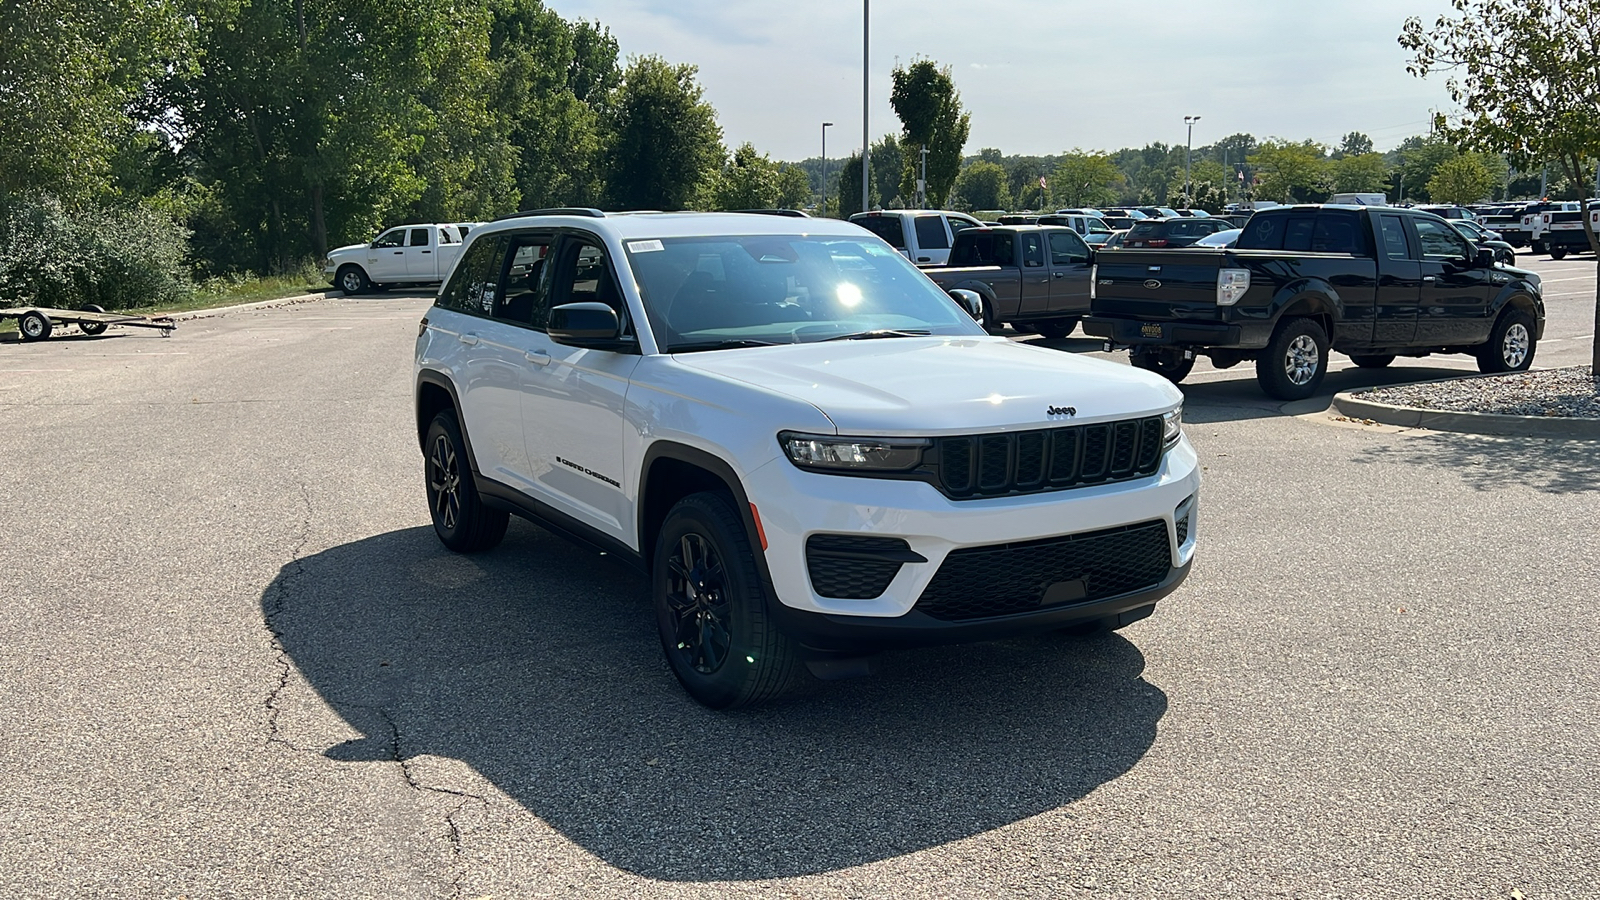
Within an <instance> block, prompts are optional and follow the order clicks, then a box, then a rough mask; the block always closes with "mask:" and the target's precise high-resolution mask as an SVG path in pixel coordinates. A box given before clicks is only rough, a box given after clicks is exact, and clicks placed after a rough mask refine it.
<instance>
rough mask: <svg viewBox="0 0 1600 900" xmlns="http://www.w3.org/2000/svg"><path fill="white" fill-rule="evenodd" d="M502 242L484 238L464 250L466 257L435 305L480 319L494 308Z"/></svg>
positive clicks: (502, 254) (502, 247)
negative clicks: (479, 317)
mask: <svg viewBox="0 0 1600 900" xmlns="http://www.w3.org/2000/svg"><path fill="white" fill-rule="evenodd" d="M504 247H505V238H503V237H500V238H496V237H487V238H484V239H483V240H480V241H478V242H476V243H474V244H473V245H472V246H471V247H469V248H467V252H466V255H465V256H463V257H462V258H461V262H460V263H459V264H458V265H457V266H456V269H455V271H454V272H453V273H451V275H450V281H449V282H448V283H447V284H446V285H445V286H444V290H442V291H440V292H439V300H438V305H439V306H442V307H444V308H445V309H452V310H455V311H456V312H466V313H477V314H479V315H482V314H484V313H486V312H488V311H489V310H490V309H491V308H492V307H493V306H494V295H495V287H496V286H497V285H498V284H499V282H500V260H501V259H502V258H503V256H504V253H503V249H504Z"/></svg>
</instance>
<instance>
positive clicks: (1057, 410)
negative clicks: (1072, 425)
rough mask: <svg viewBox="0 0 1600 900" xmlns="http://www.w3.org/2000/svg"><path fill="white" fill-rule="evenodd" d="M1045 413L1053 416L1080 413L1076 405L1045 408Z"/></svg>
mask: <svg viewBox="0 0 1600 900" xmlns="http://www.w3.org/2000/svg"><path fill="white" fill-rule="evenodd" d="M1045 414H1046V415H1051V416H1075V415H1077V414H1078V408H1077V407H1076V406H1051V407H1048V408H1047V409H1045Z"/></svg>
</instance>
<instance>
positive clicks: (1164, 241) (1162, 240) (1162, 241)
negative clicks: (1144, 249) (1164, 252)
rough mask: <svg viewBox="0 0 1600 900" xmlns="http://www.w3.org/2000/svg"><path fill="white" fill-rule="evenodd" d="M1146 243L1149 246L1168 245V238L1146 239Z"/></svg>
mask: <svg viewBox="0 0 1600 900" xmlns="http://www.w3.org/2000/svg"><path fill="white" fill-rule="evenodd" d="M1145 245H1146V246H1149V247H1165V246H1166V245H1167V239H1166V238H1151V239H1150V240H1148V241H1145Z"/></svg>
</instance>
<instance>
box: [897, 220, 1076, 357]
mask: <svg viewBox="0 0 1600 900" xmlns="http://www.w3.org/2000/svg"><path fill="white" fill-rule="evenodd" d="M1093 260H1094V253H1093V251H1091V250H1090V249H1089V245H1088V244H1086V243H1084V241H1083V238H1081V237H1079V236H1078V233H1077V232H1076V231H1073V230H1072V229H1071V228H1065V227H1061V226H1055V225H1003V226H998V227H994V228H968V229H966V230H964V231H962V232H961V233H960V234H957V235H956V239H955V243H954V244H952V245H951V247H950V265H948V266H935V267H932V268H925V269H923V270H922V271H923V272H924V273H926V274H927V276H928V277H929V278H932V279H933V280H934V282H936V283H937V284H938V285H939V287H941V288H943V289H945V290H947V291H949V290H954V289H958V288H959V289H962V290H968V291H972V292H974V293H976V294H977V295H978V296H980V297H982V298H983V316H982V319H981V321H982V323H983V325H984V327H986V328H988V329H989V330H991V331H998V330H999V328H1000V325H1001V323H1009V324H1010V325H1011V327H1012V328H1014V329H1016V330H1018V331H1033V332H1037V333H1039V334H1042V335H1044V336H1045V337H1049V338H1060V337H1066V336H1067V335H1069V334H1071V333H1072V329H1073V328H1075V327H1077V324H1078V319H1079V318H1080V317H1082V316H1083V315H1084V314H1085V313H1087V312H1088V311H1089V282H1090V278H1089V274H1090V268H1091V266H1092V264H1093Z"/></svg>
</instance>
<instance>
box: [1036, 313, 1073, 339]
mask: <svg viewBox="0 0 1600 900" xmlns="http://www.w3.org/2000/svg"><path fill="white" fill-rule="evenodd" d="M1029 324H1030V325H1032V326H1033V327H1034V328H1036V329H1038V331H1039V333H1040V334H1042V335H1044V336H1045V337H1047V338H1049V339H1050V340H1053V341H1059V340H1061V339H1062V338H1064V337H1066V336H1067V335H1069V334H1071V333H1072V330H1073V329H1074V328H1077V327H1078V317H1077V316H1062V317H1061V318H1059V319H1043V320H1041V321H1038V322H1030V323H1029Z"/></svg>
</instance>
